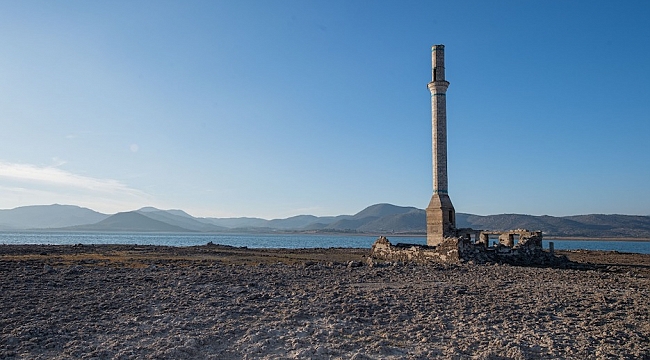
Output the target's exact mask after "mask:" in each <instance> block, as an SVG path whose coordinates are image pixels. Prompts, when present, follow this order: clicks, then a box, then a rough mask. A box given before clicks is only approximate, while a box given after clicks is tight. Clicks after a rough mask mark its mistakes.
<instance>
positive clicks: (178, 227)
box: [0, 204, 650, 238]
mask: <svg viewBox="0 0 650 360" xmlns="http://www.w3.org/2000/svg"><path fill="white" fill-rule="evenodd" d="M456 221H457V227H459V228H473V229H477V230H511V229H521V228H523V229H529V230H541V231H543V232H544V235H545V236H557V237H593V238H599V237H601V238H602V237H610V238H650V216H632V215H599V214H592V215H575V216H564V217H555V216H548V215H545V216H534V215H520V214H499V215H488V216H480V215H472V214H465V213H457V214H456ZM26 229H43V230H47V229H53V230H68V231H134V232H136V231H160V232H184V231H192V232H247V233H264V232H278V231H279V232H323V233H336V232H341V233H365V234H415V235H417V234H420V235H424V234H425V233H426V214H425V211H424V210H422V209H418V208H415V207H406V206H396V205H391V204H376V205H372V206H369V207H367V208H365V209H363V210H361V211H359V212H358V213H356V214H353V215H338V216H313V215H298V216H292V217H289V218H286V219H273V220H265V219H260V218H246V217H242V218H221V219H219V218H199V217H193V216H191V215H189V214H188V213H186V212H184V211H182V210H160V209H156V208H153V207H145V208H141V209H139V210H137V211H132V212H124V213H118V214H115V215H106V214H101V213H98V212H96V211H93V210H90V209H85V208H81V207H78V206H72V205H44V206H25V207H19V208H15V209H11V210H0V230H2V231H12V230H26Z"/></svg>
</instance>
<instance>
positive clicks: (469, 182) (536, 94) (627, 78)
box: [0, 0, 650, 219]
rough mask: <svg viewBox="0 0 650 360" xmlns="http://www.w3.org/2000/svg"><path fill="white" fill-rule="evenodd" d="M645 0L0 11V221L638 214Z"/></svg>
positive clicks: (644, 139) (645, 164) (649, 158)
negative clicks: (435, 110) (449, 206)
mask: <svg viewBox="0 0 650 360" xmlns="http://www.w3.org/2000/svg"><path fill="white" fill-rule="evenodd" d="M649 18H650V2H648V1H632V0H631V1H620V2H615V1H595V0H590V1H518V0H517V1H514V0H513V1H490V2H486V1H430V0H426V1H417V0H414V1H370V0H343V1H338V0H324V1H305V0H300V1H291V0H281V1H214V0H209V1H192V0H189V1H186V0H184V1H164V0H160V1H132V0H129V1H120V0H116V1H74V0H66V1H49V0H48V1H29V0H27V1H17V0H6V1H2V2H0V49H2V50H0V208H1V209H10V208H14V207H18V206H26V205H46V204H53V203H58V204H71V205H79V206H83V207H88V208H91V209H93V210H96V211H100V212H103V213H116V212H120V211H130V210H134V209H138V208H140V207H144V206H154V207H157V208H161V209H183V210H185V211H187V212H188V213H190V214H192V215H194V216H202V217H238V216H250V217H262V218H266V219H272V218H285V217H289V216H294V215H299V214H312V215H318V216H324V215H340V214H354V213H356V212H358V211H360V210H362V209H363V208H365V207H367V206H369V205H372V204H376V203H391V204H395V205H400V206H415V207H418V208H425V207H426V206H427V204H428V202H429V199H430V197H431V194H432V176H431V168H432V165H431V104H430V96H431V95H430V93H429V90H428V89H427V83H428V82H429V81H431V46H432V45H434V44H444V45H445V56H446V59H445V60H446V64H445V65H446V75H447V80H448V81H449V82H450V86H449V89H448V91H447V126H448V164H449V165H448V172H449V176H448V177H449V195H450V197H451V199H452V202H453V203H454V206H455V208H456V212H464V213H472V214H479V215H488V214H501V213H518V214H531V215H554V216H565V215H575V214H593V213H604V214H614V213H615V214H630V215H650V22H648V19H649Z"/></svg>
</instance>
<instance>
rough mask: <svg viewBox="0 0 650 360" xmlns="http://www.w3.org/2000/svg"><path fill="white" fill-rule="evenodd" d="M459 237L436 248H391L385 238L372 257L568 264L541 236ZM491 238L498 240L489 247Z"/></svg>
mask: <svg viewBox="0 0 650 360" xmlns="http://www.w3.org/2000/svg"><path fill="white" fill-rule="evenodd" d="M456 234H457V236H455V237H446V238H445V239H444V241H442V242H441V243H440V244H438V245H435V246H428V245H417V244H401V243H398V244H396V245H393V244H391V242H390V241H389V240H388V239H387V238H386V237H384V236H381V237H379V238H378V239H377V240H376V241H375V243H374V244H373V245H372V249H371V250H370V257H371V258H372V259H375V260H384V261H391V262H416V263H428V262H434V263H447V264H449V263H462V262H469V261H472V262H474V263H507V264H513V265H554V264H558V263H562V262H565V261H566V258H565V257H564V256H556V255H555V254H554V251H553V243H550V246H549V250H548V251H546V250H544V248H543V247H542V232H541V231H529V230H525V229H517V230H509V231H485V230H474V229H456ZM490 236H493V237H494V236H497V237H498V240H497V241H493V243H492V244H490V240H491V239H490Z"/></svg>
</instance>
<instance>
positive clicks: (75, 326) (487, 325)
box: [0, 244, 650, 359]
mask: <svg viewBox="0 0 650 360" xmlns="http://www.w3.org/2000/svg"><path fill="white" fill-rule="evenodd" d="M368 252H369V250H368V249H301V250H288V249H275V250H273V249H268V250H259V249H245V248H233V247H226V246H218V245H211V244H209V245H206V246H195V247H159V246H137V245H75V246H63V245H50V246H47V245H0V279H1V282H0V358H2V359H72V358H79V359H432V358H440V359H650V303H649V300H650V255H640V254H625V253H617V252H593V251H564V252H558V253H561V254H564V255H566V256H567V257H568V258H569V259H570V260H571V261H572V263H570V264H569V265H566V266H563V267H562V268H548V267H518V266H510V265H502V264H472V263H463V264H458V265H438V264H429V265H416V264H400V263H378V262H374V263H370V262H368V261H367V260H368V259H367V256H368Z"/></svg>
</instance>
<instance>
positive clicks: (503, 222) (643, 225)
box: [456, 213, 650, 238]
mask: <svg viewBox="0 0 650 360" xmlns="http://www.w3.org/2000/svg"><path fill="white" fill-rule="evenodd" d="M456 221H457V226H458V227H471V228H473V229H483V230H509V229H522V228H523V229H529V230H541V231H543V232H544V235H545V236H556V237H594V238H602V237H611V238H625V237H628V238H650V216H636V215H603V214H592V215H575V216H563V217H555V216H548V215H543V216H534V215H518V214H500V215H487V216H479V215H471V214H463V213H457V214H456Z"/></svg>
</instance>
